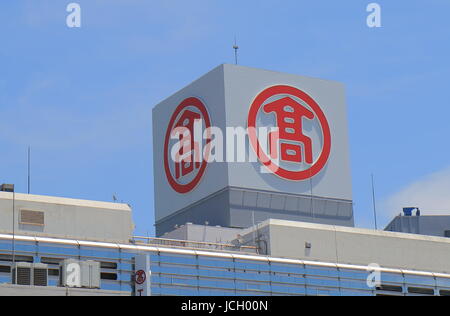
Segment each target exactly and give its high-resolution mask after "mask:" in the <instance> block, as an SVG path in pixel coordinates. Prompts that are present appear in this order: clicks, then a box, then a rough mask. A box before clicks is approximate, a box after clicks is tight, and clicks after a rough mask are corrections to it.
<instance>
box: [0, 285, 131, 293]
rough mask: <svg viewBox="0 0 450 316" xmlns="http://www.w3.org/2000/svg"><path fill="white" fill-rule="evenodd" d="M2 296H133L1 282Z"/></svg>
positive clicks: (0, 291) (101, 291)
mask: <svg viewBox="0 0 450 316" xmlns="http://www.w3.org/2000/svg"><path fill="white" fill-rule="evenodd" d="M0 296H131V293H130V292H118V291H105V290H91V289H70V288H63V287H53V286H48V287H47V286H45V287H40V286H23V285H10V284H0Z"/></svg>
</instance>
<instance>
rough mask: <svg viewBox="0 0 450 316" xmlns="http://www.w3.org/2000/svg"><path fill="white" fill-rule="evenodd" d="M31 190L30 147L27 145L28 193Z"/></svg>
mask: <svg viewBox="0 0 450 316" xmlns="http://www.w3.org/2000/svg"><path fill="white" fill-rule="evenodd" d="M30 192H31V147H30V146H28V194H30Z"/></svg>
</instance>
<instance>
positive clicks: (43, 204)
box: [0, 192, 134, 243]
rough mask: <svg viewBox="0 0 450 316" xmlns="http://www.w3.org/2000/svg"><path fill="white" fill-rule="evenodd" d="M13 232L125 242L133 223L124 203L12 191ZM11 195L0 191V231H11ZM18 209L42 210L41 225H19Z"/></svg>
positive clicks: (129, 211)
mask: <svg viewBox="0 0 450 316" xmlns="http://www.w3.org/2000/svg"><path fill="white" fill-rule="evenodd" d="M14 204H15V221H14V223H15V233H16V234H20V235H25V236H43V237H55V238H66V239H75V240H90V241H106V242H120V243H128V242H129V240H130V239H131V238H132V235H133V229H134V224H133V220H132V212H131V209H130V207H129V206H128V205H124V204H118V203H107V202H94V201H83V200H74V199H65V198H56V197H46V196H36V195H27V194H15V203H14ZM12 206H13V194H12V193H6V192H0V233H3V234H11V233H12V222H13V221H12V219H13V207H12ZM22 210H28V211H37V212H43V213H44V220H45V221H44V225H43V226H38V225H23V224H21V219H20V212H21V211H22Z"/></svg>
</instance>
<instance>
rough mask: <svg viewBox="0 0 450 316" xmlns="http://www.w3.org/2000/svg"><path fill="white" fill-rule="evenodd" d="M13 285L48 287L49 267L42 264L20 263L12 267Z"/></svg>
mask: <svg viewBox="0 0 450 316" xmlns="http://www.w3.org/2000/svg"><path fill="white" fill-rule="evenodd" d="M11 273H12V284H17V285H30V286H31V285H34V286H48V266H47V265H46V264H41V263H26V262H18V263H15V264H14V265H13V266H12V269H11Z"/></svg>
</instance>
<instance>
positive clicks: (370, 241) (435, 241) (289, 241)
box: [245, 220, 450, 273]
mask: <svg viewBox="0 0 450 316" xmlns="http://www.w3.org/2000/svg"><path fill="white" fill-rule="evenodd" d="M258 232H259V234H260V235H261V238H260V239H263V240H266V241H267V243H268V254H269V255H270V256H273V257H281V258H293V259H302V260H311V261H324V262H336V263H342V264H357V265H369V264H372V263H376V264H379V265H380V266H382V267H385V268H401V269H407V270H408V269H409V270H419V271H431V272H436V273H450V264H449V262H450V239H448V238H439V237H431V236H420V235H411V234H404V233H393V232H384V231H372V230H366V229H356V228H348V227H338V226H328V225H318V224H308V223H300V222H289V221H279V220H269V221H266V222H264V223H263V224H261V225H260V226H259V229H258ZM253 235H254V229H248V230H247V231H246V235H245V240H246V241H247V242H248V241H249V240H251V239H252V236H253ZM306 243H309V244H310V245H311V248H310V249H308V248H307V247H305V244H306Z"/></svg>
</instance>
